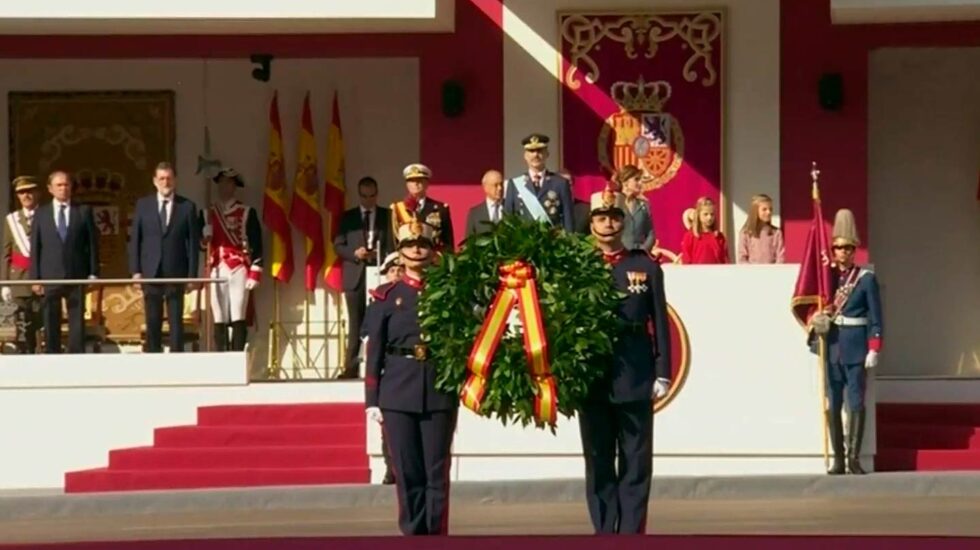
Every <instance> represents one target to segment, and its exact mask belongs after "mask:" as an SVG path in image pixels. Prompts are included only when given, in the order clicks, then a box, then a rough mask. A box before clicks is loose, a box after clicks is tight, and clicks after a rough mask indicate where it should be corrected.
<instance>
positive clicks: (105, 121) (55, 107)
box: [8, 91, 175, 342]
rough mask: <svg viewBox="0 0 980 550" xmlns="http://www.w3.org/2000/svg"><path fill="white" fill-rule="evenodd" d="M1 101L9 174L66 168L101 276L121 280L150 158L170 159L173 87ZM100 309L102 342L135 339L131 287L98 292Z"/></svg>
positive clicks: (138, 300) (135, 301) (137, 320)
mask: <svg viewBox="0 0 980 550" xmlns="http://www.w3.org/2000/svg"><path fill="white" fill-rule="evenodd" d="M8 104H9V106H10V127H9V133H10V173H11V174H12V175H14V176H16V175H21V174H28V175H34V176H37V177H38V178H39V179H40V180H41V181H44V180H45V179H46V178H47V176H48V174H49V173H50V172H52V171H54V170H67V171H69V172H71V173H72V174H73V175H74V177H75V181H76V186H75V191H74V195H73V200H75V201H78V202H81V203H85V204H89V205H92V207H93V213H94V215H95V224H96V227H97V228H98V230H99V233H100V237H99V261H100V263H101V271H102V277H104V278H128V277H129V270H128V267H127V254H126V241H127V236H128V231H129V220H130V216H131V215H132V212H133V208H134V205H135V203H136V199H137V198H139V197H141V196H143V195H146V194H149V193H151V192H153V190H154V187H153V172H154V168H155V167H156V165H157V163H158V162H161V161H168V162H171V163H172V162H173V161H174V135H175V131H174V126H175V121H174V94H173V92H170V91H134V92H130V91H120V92H11V93H10V96H9V102H8ZM47 200H50V197H45V198H43V199H42V202H45V201H47ZM102 312H103V315H104V319H105V323H106V325H107V329H108V332H109V335H110V339H112V340H116V341H119V342H131V341H138V340H139V338H140V332H141V326H142V325H143V300H142V294H140V292H139V291H138V290H136V289H134V288H133V287H132V286H127V287H123V288H108V289H106V291H105V295H104V297H103V304H102ZM91 313H92V312H91V311H89V312H87V315H88V316H90V315H91Z"/></svg>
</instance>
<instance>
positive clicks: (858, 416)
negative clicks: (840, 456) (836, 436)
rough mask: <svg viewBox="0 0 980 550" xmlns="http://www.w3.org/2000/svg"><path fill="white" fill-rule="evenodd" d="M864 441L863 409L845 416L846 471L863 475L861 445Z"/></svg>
mask: <svg viewBox="0 0 980 550" xmlns="http://www.w3.org/2000/svg"><path fill="white" fill-rule="evenodd" d="M863 441H864V409H858V410H856V411H851V412H850V414H848V415H847V471H848V472H849V473H852V474H857V475H864V474H865V473H866V472H865V471H864V468H862V467H861V443H862V442H863Z"/></svg>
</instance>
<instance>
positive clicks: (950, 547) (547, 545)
mask: <svg viewBox="0 0 980 550" xmlns="http://www.w3.org/2000/svg"><path fill="white" fill-rule="evenodd" d="M978 543H980V539H971V538H965V537H956V538H954V537H871V536H868V537H841V536H827V537H820V536H811V537H791V536H771V537H765V536H645V537H641V536H624V537H611V536H607V537H593V536H579V537H569V536H562V537H516V536H515V537H437V538H430V537H412V538H403V537H360V538H342V537H336V538H291V539H213V540H172V541H140V542H92V543H70V544H64V543H63V544H50V545H42V544H32V545H20V546H17V545H13V546H4V545H2V544H0V549H3V550H14V549H17V550H44V549H61V548H64V549H65V550H167V549H171V548H179V549H181V550H259V549H266V548H269V549H276V550H324V549H329V548H338V549H344V550H415V549H418V550H431V549H433V548H445V549H456V548H458V549H460V550H498V549H500V548H507V549H508V550H552V549H554V550H628V549H632V548H636V549H645V550H647V549H650V548H656V549H657V550H704V549H705V548H725V549H727V550H784V549H786V548H792V549H793V550H826V549H828V548H833V549H834V550H851V549H853V550H903V549H906V548H925V549H930V550H974V549H975V548H977V545H978Z"/></svg>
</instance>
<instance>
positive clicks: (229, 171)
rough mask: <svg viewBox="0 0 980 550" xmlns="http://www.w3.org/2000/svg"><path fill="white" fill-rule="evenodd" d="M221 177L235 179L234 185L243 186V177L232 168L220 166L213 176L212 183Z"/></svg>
mask: <svg viewBox="0 0 980 550" xmlns="http://www.w3.org/2000/svg"><path fill="white" fill-rule="evenodd" d="M221 178H231V179H233V180H235V186H236V187H245V179H244V178H242V175H241V174H239V173H238V170H235V169H234V168H222V169H221V171H220V172H218V173H217V174H216V175H215V176H214V177H213V178H211V179H212V180H213V181H214V183H218V182H219V181H221Z"/></svg>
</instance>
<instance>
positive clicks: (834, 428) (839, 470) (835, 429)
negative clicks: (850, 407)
mask: <svg viewBox="0 0 980 550" xmlns="http://www.w3.org/2000/svg"><path fill="white" fill-rule="evenodd" d="M826 414H827V431H828V432H830V445H831V447H832V448H833V449H834V464H833V465H832V466H831V467H830V469H829V470H827V473H828V474H829V475H832V476H839V475H841V474H843V473H844V422H843V420H842V419H841V411H839V410H838V411H827V413H826Z"/></svg>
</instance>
